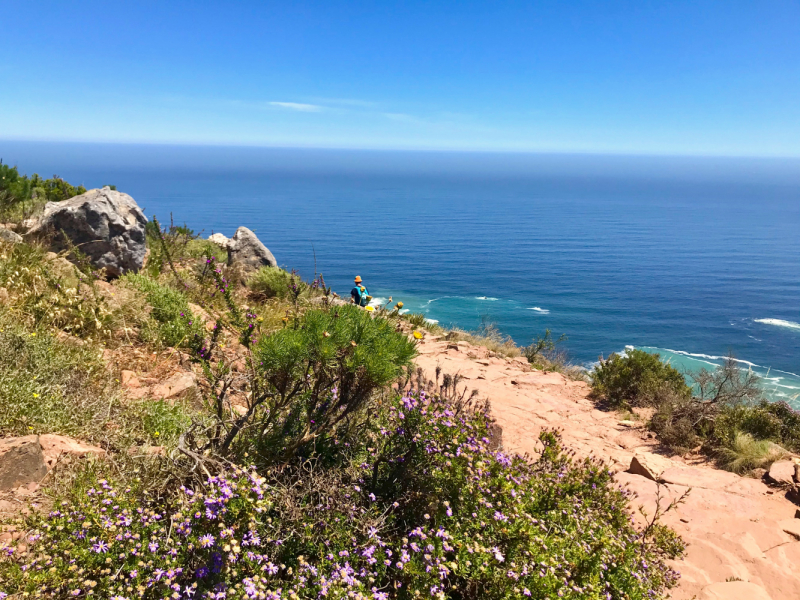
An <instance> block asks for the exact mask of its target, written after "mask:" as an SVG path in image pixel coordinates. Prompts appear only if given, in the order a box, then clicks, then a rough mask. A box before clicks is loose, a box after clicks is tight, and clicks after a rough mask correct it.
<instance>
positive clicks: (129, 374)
mask: <svg viewBox="0 0 800 600" xmlns="http://www.w3.org/2000/svg"><path fill="white" fill-rule="evenodd" d="M119 375H120V380H121V382H122V386H123V387H126V388H138V387H141V385H142V384H141V382H140V381H139V378H138V377H137V376H136V373H134V372H133V371H127V370H123V371H122V372H121V373H120V374H119Z"/></svg>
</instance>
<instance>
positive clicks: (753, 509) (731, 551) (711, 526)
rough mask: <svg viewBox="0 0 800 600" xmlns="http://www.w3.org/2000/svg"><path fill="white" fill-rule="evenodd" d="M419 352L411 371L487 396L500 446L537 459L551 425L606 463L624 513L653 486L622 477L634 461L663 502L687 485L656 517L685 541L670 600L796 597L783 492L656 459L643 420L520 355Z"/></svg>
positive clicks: (701, 465) (795, 527)
mask: <svg viewBox="0 0 800 600" xmlns="http://www.w3.org/2000/svg"><path fill="white" fill-rule="evenodd" d="M419 350H420V356H419V357H418V359H417V365H418V366H419V367H420V368H422V369H423V370H424V372H425V373H426V375H427V377H428V378H429V379H433V378H434V377H435V371H436V368H437V367H439V368H440V369H441V372H442V373H447V374H450V375H455V374H459V375H461V376H462V377H463V381H462V386H466V387H467V388H468V389H469V390H470V391H471V390H473V389H475V390H478V393H479V395H480V397H481V398H488V399H489V400H490V402H491V408H492V414H493V416H494V418H495V419H496V420H497V423H498V424H499V425H500V426H501V427H502V429H503V434H502V437H503V446H504V447H505V449H506V450H508V451H514V452H518V453H520V454H525V453H529V454H535V453H536V452H537V448H538V434H539V432H540V431H541V430H542V429H543V428H558V429H559V430H561V433H562V437H563V440H564V443H565V445H566V446H567V447H568V448H571V449H573V450H575V451H576V452H577V454H578V456H589V455H592V456H595V457H599V458H602V459H604V460H605V461H607V463H608V464H609V465H610V468H611V469H613V470H614V471H616V472H617V475H616V478H617V480H618V481H619V483H621V484H623V485H625V486H627V487H628V489H630V490H631V491H632V492H634V493H635V494H636V497H635V498H634V499H633V501H632V505H633V506H632V508H638V507H639V506H643V507H644V508H645V510H647V511H648V512H649V513H651V514H652V512H653V510H654V508H655V502H656V493H657V488H658V487H659V486H658V484H657V483H656V482H655V481H654V480H653V479H650V478H648V477H647V476H645V475H639V474H634V473H630V472H628V470H629V468H630V466H631V461H632V460H633V459H634V456H636V460H637V461H639V462H640V463H642V464H645V465H647V466H648V467H649V471H650V472H651V473H654V474H655V477H656V478H657V479H660V480H661V481H662V482H663V485H662V486H661V494H662V496H663V497H664V498H665V501H666V503H669V500H670V499H672V498H675V497H678V496H680V495H682V494H683V493H684V492H685V491H686V490H687V489H689V488H691V492H690V493H689V495H688V498H687V500H686V502H685V503H684V504H682V505H680V506H679V507H678V508H677V509H676V510H675V511H673V512H670V513H668V514H667V515H666V517H665V519H664V522H665V523H666V524H668V525H669V526H671V527H672V528H674V529H675V530H676V531H677V532H678V533H679V534H680V535H681V537H683V539H684V540H685V541H686V542H687V551H686V554H685V556H684V558H683V559H681V560H677V561H674V564H673V565H672V566H673V567H674V568H675V569H676V570H678V571H679V572H680V573H681V581H680V584H679V585H678V587H677V588H675V589H674V590H672V597H673V598H675V599H678V600H684V599H687V600H688V599H690V598H693V597H697V598H698V599H700V600H703V599H707V600H712V599H717V598H719V599H723V600H730V599H738V598H741V599H742V600H764V599H770V598H771V599H772V600H800V518H795V513H796V511H797V509H798V507H797V506H796V505H795V504H793V503H792V502H790V501H789V500H788V499H786V497H785V492H783V491H782V490H780V489H778V488H774V487H771V486H768V485H767V484H766V483H764V482H762V481H761V480H757V479H752V478H746V477H739V476H738V475H735V474H733V473H729V472H727V471H722V470H719V469H715V468H714V467H713V466H712V465H710V464H709V463H708V462H706V461H702V460H700V459H697V460H694V461H691V460H683V459H681V458H680V457H674V456H672V457H669V456H667V455H663V454H661V451H660V449H659V447H658V444H657V443H656V442H655V440H653V439H652V437H650V434H648V432H647V431H646V430H645V429H644V424H643V423H642V422H638V421H629V420H621V418H620V416H619V414H617V413H615V412H606V411H602V410H598V409H597V407H596V404H595V402H593V401H592V400H591V399H590V398H589V385H588V384H586V383H583V382H578V381H571V380H569V379H566V378H565V377H563V376H562V375H560V374H559V373H542V372H540V371H536V370H533V369H531V367H530V366H529V365H528V364H527V361H526V360H525V359H524V358H514V359H505V358H502V357H499V356H492V355H491V354H492V353H490V352H489V351H488V350H487V349H486V348H482V347H478V346H472V345H470V344H468V343H466V342H458V343H455V342H449V341H446V340H444V339H441V338H437V337H435V336H426V338H425V339H424V340H423V341H422V342H420V344H419Z"/></svg>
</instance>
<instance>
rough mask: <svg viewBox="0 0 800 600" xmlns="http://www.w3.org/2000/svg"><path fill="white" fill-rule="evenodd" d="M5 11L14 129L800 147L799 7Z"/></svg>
mask: <svg viewBox="0 0 800 600" xmlns="http://www.w3.org/2000/svg"><path fill="white" fill-rule="evenodd" d="M127 4H128V6H122V3H121V2H107V1H106V2H80V1H71V2H51V3H44V2H36V1H20V0H10V1H7V2H4V3H3V33H2V35H0V82H2V85H0V138H5V139H32V140H80V141H118V142H156V143H161V142H163V143H188V144H233V145H266V146H301V147H307V146H311V147H338V148H382V149H386V148H390V149H443V150H445V149H446V150H489V151H545V152H602V153H605V152H611V153H642V154H651V153H652V154H712V155H715V154H716V155H755V156H775V155H777V156H800V2H797V1H782V0H768V1H764V0H758V1H753V2H737V1H735V0H726V1H724V2H710V1H709V2H704V1H701V0H697V1H694V2H680V1H672V2H648V1H645V0H639V1H637V2H614V1H595V2H580V1H578V0H571V1H569V2H564V1H563V0H562V1H553V2H533V1H528V2H495V1H491V2H490V1H486V2H466V1H460V2H414V1H410V0H409V1H406V2H397V3H395V2H375V1H373V2H346V3H340V2H335V1H334V0H328V1H326V2H288V3H287V2H281V3H273V2H267V1H259V2H244V1H242V2H225V3H222V2H200V1H195V2H158V3H149V2H144V1H140V2H136V3H133V2H131V3H127Z"/></svg>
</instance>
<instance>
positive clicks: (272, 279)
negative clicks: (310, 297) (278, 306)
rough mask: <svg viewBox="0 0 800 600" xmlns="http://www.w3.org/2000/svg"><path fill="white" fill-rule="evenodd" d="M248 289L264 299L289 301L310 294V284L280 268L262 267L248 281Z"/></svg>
mask: <svg viewBox="0 0 800 600" xmlns="http://www.w3.org/2000/svg"><path fill="white" fill-rule="evenodd" d="M247 287H248V288H249V289H250V291H251V292H253V293H254V294H257V295H258V296H260V297H262V298H264V299H268V298H280V299H281V300H289V299H292V298H294V297H295V295H297V296H300V295H302V294H306V295H307V292H308V284H306V283H305V282H304V281H303V280H301V279H300V278H299V277H297V276H296V275H293V274H292V273H287V272H286V271H284V270H283V269H281V268H280V267H261V268H260V269H259V270H258V271H256V272H255V273H253V274H252V275H251V276H250V278H249V279H248V280H247Z"/></svg>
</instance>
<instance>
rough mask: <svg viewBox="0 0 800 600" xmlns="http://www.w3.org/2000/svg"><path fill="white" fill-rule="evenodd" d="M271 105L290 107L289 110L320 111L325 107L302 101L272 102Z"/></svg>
mask: <svg viewBox="0 0 800 600" xmlns="http://www.w3.org/2000/svg"><path fill="white" fill-rule="evenodd" d="M269 104H270V105H271V106H277V107H280V108H288V109H289V110H297V111H300V112H320V111H322V110H323V109H324V108H325V107H324V106H319V105H317V104H302V103H300V102H270V103H269Z"/></svg>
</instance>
